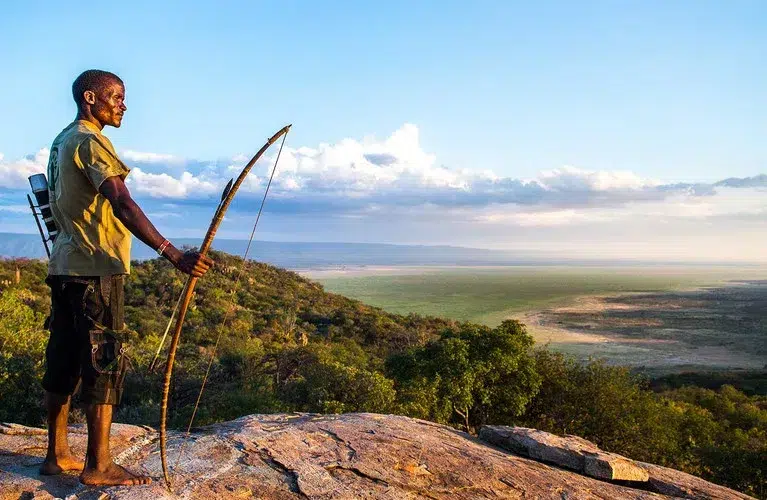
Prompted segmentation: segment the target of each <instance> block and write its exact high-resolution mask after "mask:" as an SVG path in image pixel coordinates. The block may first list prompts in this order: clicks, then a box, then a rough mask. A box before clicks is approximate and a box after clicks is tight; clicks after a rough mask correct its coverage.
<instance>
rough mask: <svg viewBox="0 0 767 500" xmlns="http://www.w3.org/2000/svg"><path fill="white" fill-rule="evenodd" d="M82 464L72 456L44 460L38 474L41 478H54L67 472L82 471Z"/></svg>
mask: <svg viewBox="0 0 767 500" xmlns="http://www.w3.org/2000/svg"><path fill="white" fill-rule="evenodd" d="M84 466H85V464H83V463H82V462H81V461H80V460H77V459H76V458H75V457H73V456H72V455H68V456H66V457H55V458H52V459H48V458H46V459H45V461H43V464H42V465H41V466H40V474H42V475H43V476H55V475H56V474H61V473H62V472H65V471H68V470H83V467H84Z"/></svg>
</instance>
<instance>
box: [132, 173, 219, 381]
mask: <svg viewBox="0 0 767 500" xmlns="http://www.w3.org/2000/svg"><path fill="white" fill-rule="evenodd" d="M220 164H221V160H220V159H218V160H216V168H218V167H219V165H220ZM218 206H219V207H221V202H219V203H218ZM216 212H218V208H216ZM183 298H184V287H183V286H182V287H181V291H180V292H179V293H178V299H177V300H176V306H175V307H174V308H173V312H171V314H170V319H168V324H167V325H165V332H164V333H163V334H162V338H161V339H160V345H158V346H157V352H155V353H154V358H152V362H151V363H149V367H148V368H147V371H148V372H149V373H153V372H154V369H155V368H156V367H157V361H158V360H159V358H160V352H162V348H163V347H165V340H166V339H167V338H168V332H170V327H171V325H173V319H174V318H175V317H176V313H177V312H178V308H179V306H180V305H181V299H183Z"/></svg>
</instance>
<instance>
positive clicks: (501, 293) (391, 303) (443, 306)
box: [309, 266, 754, 327]
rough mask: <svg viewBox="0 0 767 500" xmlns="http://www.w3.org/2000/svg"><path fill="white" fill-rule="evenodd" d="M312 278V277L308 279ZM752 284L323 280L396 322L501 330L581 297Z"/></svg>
mask: <svg viewBox="0 0 767 500" xmlns="http://www.w3.org/2000/svg"><path fill="white" fill-rule="evenodd" d="M309 274H311V273H309ZM739 276H742V277H753V276H754V272H753V270H739V269H734V268H726V269H710V268H706V269H700V268H692V267H691V268H686V269H682V268H677V269H666V268H662V267H659V268H649V267H648V268H642V269H641V270H637V269H633V268H626V267H623V268H600V267H578V268H576V267H554V266H552V267H533V266H520V267H512V266H509V267H498V268H468V269H460V268H459V269H456V270H449V269H429V268H424V269H423V270H422V271H421V272H418V273H412V272H411V273H407V272H405V271H404V270H403V271H400V272H399V274H397V272H396V271H395V272H392V274H375V275H361V276H334V275H332V274H331V275H322V276H317V277H316V278H315V279H316V280H317V281H318V282H320V283H321V284H322V285H323V286H324V287H325V288H326V289H327V290H328V291H331V292H333V293H338V294H341V295H344V296H346V297H351V298H354V299H357V300H360V301H362V302H364V303H366V304H370V305H373V306H376V307H381V308H382V309H384V310H386V311H389V312H393V313H399V314H408V313H410V312H414V313H418V314H424V315H432V316H439V317H445V318H452V319H455V320H458V321H471V322H475V323H482V324H485V325H488V326H490V327H494V326H497V325H499V324H500V323H501V321H503V320H504V319H506V318H507V317H508V316H509V315H512V314H514V313H519V312H522V311H527V310H530V309H540V308H543V307H549V306H553V305H557V304H561V303H564V302H566V301H567V300H569V299H572V298H574V297H577V296H581V295H593V294H606V293H626V292H655V291H664V290H678V289H682V288H690V287H697V286H703V285H711V284H714V283H718V282H721V281H724V280H727V279H733V278H737V277H739Z"/></svg>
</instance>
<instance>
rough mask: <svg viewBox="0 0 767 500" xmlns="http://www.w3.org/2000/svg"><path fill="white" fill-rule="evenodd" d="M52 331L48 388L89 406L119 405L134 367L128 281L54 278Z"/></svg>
mask: <svg viewBox="0 0 767 500" xmlns="http://www.w3.org/2000/svg"><path fill="white" fill-rule="evenodd" d="M46 283H47V284H48V286H50V287H51V316H50V318H49V320H48V325H49V327H48V328H49V330H50V332H51V335H50V338H49V340H48V346H47V348H46V350H45V363H46V369H45V375H44V376H43V382H42V384H43V388H44V389H45V390H46V391H48V392H52V393H55V394H61V395H72V394H74V393H75V392H76V390H77V388H78V385H79V386H80V400H81V401H82V402H83V403H85V404H110V405H116V404H119V403H120V400H121V399H122V386H123V381H124V380H125V373H126V371H127V367H128V363H129V360H128V357H127V354H126V352H125V351H126V349H127V344H126V343H125V340H126V339H125V338H124V322H123V321H124V320H123V318H124V313H123V311H124V303H125V301H124V295H123V289H124V276H123V275H117V276H111V277H105V278H99V277H82V276H77V277H72V276H48V278H47V279H46Z"/></svg>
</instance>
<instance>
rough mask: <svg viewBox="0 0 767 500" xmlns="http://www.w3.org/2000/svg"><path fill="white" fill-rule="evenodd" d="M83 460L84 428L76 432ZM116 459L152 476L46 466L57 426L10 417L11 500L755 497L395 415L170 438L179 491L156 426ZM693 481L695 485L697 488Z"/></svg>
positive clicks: (281, 417) (246, 426)
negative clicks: (111, 479) (625, 476)
mask: <svg viewBox="0 0 767 500" xmlns="http://www.w3.org/2000/svg"><path fill="white" fill-rule="evenodd" d="M70 432H71V434H70V443H71V444H72V448H73V451H74V452H75V453H76V454H77V455H79V456H83V455H84V453H85V442H86V434H85V429H84V426H72V427H71V428H70ZM111 445H112V451H113V454H114V456H115V459H116V462H118V463H119V464H121V465H124V466H126V467H128V468H129V469H131V470H132V471H134V472H139V473H144V474H149V475H150V476H152V477H153V479H154V482H153V483H152V484H151V485H147V486H134V487H111V488H93V487H85V486H83V485H81V484H79V481H78V478H77V475H76V474H64V475H60V476H54V477H45V476H40V475H38V473H37V468H38V467H39V464H40V462H41V461H42V457H43V456H44V454H45V446H46V431H45V430H43V429H35V428H31V427H24V426H18V425H13V424H3V425H0V500H6V499H20V498H23V499H32V498H35V499H37V498H39V499H50V498H66V499H68V500H81V499H83V500H84V499H94V500H95V499H98V500H103V499H153V500H154V499H161V498H264V499H270V500H280V499H294V498H311V499H331V498H333V499H364V498H386V499H414V498H438V499H469V498H471V499H474V498H556V499H559V500H561V499H576V498H578V499H580V498H584V499H588V498H602V499H624V498H626V499H629V498H630V499H640V498H679V497H683V498H684V497H687V498H712V499H713V498H722V499H724V498H749V497H746V496H744V495H741V494H739V493H737V492H735V491H732V490H729V489H727V488H723V487H721V486H717V485H714V484H712V483H708V482H706V481H703V480H701V479H699V478H696V477H694V476H690V475H688V474H684V473H682V472H678V471H674V470H672V469H665V468H658V467H656V466H650V465H649V464H641V465H642V466H645V465H648V467H651V468H652V467H655V468H657V469H658V470H657V471H655V475H656V476H657V477H659V478H661V479H662V485H663V487H664V488H665V489H664V490H663V492H662V493H661V492H660V490H659V489H658V488H657V486H655V485H654V483H653V482H652V477H653V472H652V471H649V472H650V477H651V480H650V481H649V482H647V483H646V484H645V485H644V486H642V488H637V487H631V486H626V485H620V484H612V483H609V482H605V481H600V480H598V479H595V478H591V477H587V476H584V475H581V474H578V473H577V472H573V471H569V470H566V469H563V468H559V467H556V466H553V465H549V464H544V463H541V462H538V461H535V460H532V459H529V458H524V457H521V456H518V455H516V454H514V453H510V452H508V451H505V450H502V449H500V448H498V447H496V446H494V445H492V444H490V443H487V442H484V441H481V440H479V439H477V438H475V437H472V436H470V435H468V434H465V433H463V432H459V431H457V430H455V429H452V428H450V427H446V426H442V425H438V424H434V423H432V422H427V421H423V420H417V419H411V418H407V417H401V416H393V415H378V414H371V413H349V414H343V415H317V414H276V415H251V416H247V417H242V418H239V419H237V420H233V421H231V422H226V423H222V424H215V425H211V426H208V427H204V428H200V429H198V430H197V431H196V432H193V433H192V434H191V435H188V436H187V435H186V434H185V433H183V432H175V433H170V434H169V443H168V459H169V463H170V466H171V477H172V479H173V484H174V493H173V494H171V493H170V492H168V490H167V489H166V488H165V484H164V481H163V480H162V470H161V467H160V455H159V445H158V434H157V432H156V431H155V430H154V429H152V428H149V427H143V426H132V425H124V424H114V425H113V427H112V439H111ZM691 488H693V489H691Z"/></svg>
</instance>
